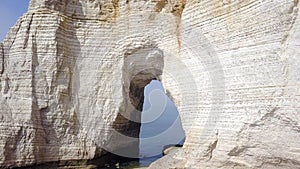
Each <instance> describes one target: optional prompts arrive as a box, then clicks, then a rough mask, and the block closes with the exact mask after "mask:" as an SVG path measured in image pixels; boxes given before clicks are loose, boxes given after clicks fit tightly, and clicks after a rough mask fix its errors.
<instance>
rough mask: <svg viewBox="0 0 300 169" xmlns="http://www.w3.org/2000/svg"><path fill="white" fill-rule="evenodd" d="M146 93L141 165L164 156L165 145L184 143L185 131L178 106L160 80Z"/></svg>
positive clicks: (151, 85)
mask: <svg viewBox="0 0 300 169" xmlns="http://www.w3.org/2000/svg"><path fill="white" fill-rule="evenodd" d="M144 94H145V99H144V105H143V112H142V122H143V121H144V122H145V123H142V125H141V131H140V157H141V159H140V165H141V166H148V165H149V164H150V163H151V162H153V161H155V160H157V159H158V158H161V157H162V151H163V149H164V146H166V145H176V144H183V141H184V139H185V133H184V130H183V128H182V125H181V120H180V116H179V113H178V111H177V108H176V106H175V105H174V103H173V102H172V101H171V100H170V99H169V98H168V97H167V96H166V94H165V90H164V88H163V86H162V84H161V83H160V82H159V81H157V80H153V81H152V82H151V83H150V84H148V85H147V86H146V87H145V91H144ZM162 105H163V106H162Z"/></svg>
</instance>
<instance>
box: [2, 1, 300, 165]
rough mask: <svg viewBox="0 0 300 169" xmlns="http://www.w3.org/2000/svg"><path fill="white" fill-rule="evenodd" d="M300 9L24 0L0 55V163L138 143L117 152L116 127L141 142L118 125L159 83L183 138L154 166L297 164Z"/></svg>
mask: <svg viewBox="0 0 300 169" xmlns="http://www.w3.org/2000/svg"><path fill="white" fill-rule="evenodd" d="M298 8H299V3H298V0H283V1H277V0H264V1H259V0H244V1H238V0H231V1H229V0H228V1H227V0H223V1H219V0H202V1H196V0H190V1H185V0H171V1H163V0H156V1H155V0H153V1H143V0H141V1H131V0H127V1H125V0H120V1H117V0H86V1H85V0H31V2H30V6H29V11H28V13H26V14H25V15H24V16H22V17H21V18H20V19H19V21H18V22H17V24H16V25H15V26H14V27H13V28H12V29H11V30H10V32H9V33H8V35H7V37H6V39H5V40H4V42H3V43H2V45H1V48H0V124H1V125H0V166H24V165H30V164H35V163H42V162H49V161H58V160H78V159H92V158H94V157H96V156H100V155H102V154H104V153H105V150H104V149H102V148H101V147H109V149H110V150H115V149H119V148H123V147H126V146H129V145H130V144H136V142H135V143H132V142H126V140H124V141H123V142H118V144H115V140H114V139H116V136H115V135H114V133H113V132H112V131H113V130H117V131H119V132H121V133H122V134H124V135H127V136H138V132H139V129H138V127H139V124H136V123H132V122H129V120H128V119H126V118H124V117H126V116H135V117H136V118H135V119H136V121H137V122H138V121H139V117H140V116H139V115H138V114H131V110H132V109H134V108H137V109H139V107H140V105H141V102H139V99H140V98H142V97H143V96H142V95H140V91H142V90H143V87H144V85H145V84H147V83H148V82H149V81H151V80H152V79H159V80H161V81H162V82H163V84H164V87H165V88H166V90H167V93H168V95H169V96H170V97H171V98H172V100H173V101H174V103H175V104H176V105H177V107H178V110H179V112H180V115H181V118H182V123H183V127H184V129H185V131H186V135H187V138H186V142H185V144H184V147H183V149H179V150H178V151H177V152H174V151H172V153H170V154H168V155H167V156H165V157H164V158H162V159H160V160H159V161H157V162H155V163H153V164H152V165H151V167H152V168H175V167H179V168H183V167H185V168H234V167H235V168H299V166H300V160H299V159H300V149H299V148H300V142H299V140H300V125H299V123H300V116H299V105H300V104H299V103H300V102H299V91H300V89H299V87H300V86H299V82H300V74H299V71H300V66H299V65H300V60H299V56H300V50H299V46H300V32H299V30H300V20H299V19H300V18H299V12H298ZM133 68H134V69H133ZM141 72H142V73H141ZM121 114H122V115H121ZM151 167H150V168H151Z"/></svg>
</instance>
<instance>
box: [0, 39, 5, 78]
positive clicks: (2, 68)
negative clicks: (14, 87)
mask: <svg viewBox="0 0 300 169" xmlns="http://www.w3.org/2000/svg"><path fill="white" fill-rule="evenodd" d="M4 57H5V56H4V45H3V43H1V58H0V60H1V62H0V66H1V67H0V74H1V75H2V74H3V73H4Z"/></svg>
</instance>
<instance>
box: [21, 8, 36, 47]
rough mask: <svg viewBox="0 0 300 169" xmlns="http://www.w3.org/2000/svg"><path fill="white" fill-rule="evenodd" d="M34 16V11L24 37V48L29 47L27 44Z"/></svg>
mask: <svg viewBox="0 0 300 169" xmlns="http://www.w3.org/2000/svg"><path fill="white" fill-rule="evenodd" d="M33 16H34V13H32V14H31V17H30V20H29V23H28V25H27V29H26V35H25V39H24V43H23V49H25V48H26V47H27V44H28V40H29V34H30V30H31V29H30V28H31V24H32V21H33Z"/></svg>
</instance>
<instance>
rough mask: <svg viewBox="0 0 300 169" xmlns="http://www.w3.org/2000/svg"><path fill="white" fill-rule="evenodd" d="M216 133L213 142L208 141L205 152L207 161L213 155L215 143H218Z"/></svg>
mask: <svg viewBox="0 0 300 169" xmlns="http://www.w3.org/2000/svg"><path fill="white" fill-rule="evenodd" d="M218 135H219V133H218V132H217V133H216V139H215V141H214V142H212V143H210V144H209V146H208V149H207V151H206V152H207V153H206V155H205V156H208V161H209V160H211V159H212V157H213V151H214V150H215V149H216V148H217V144H218Z"/></svg>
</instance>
